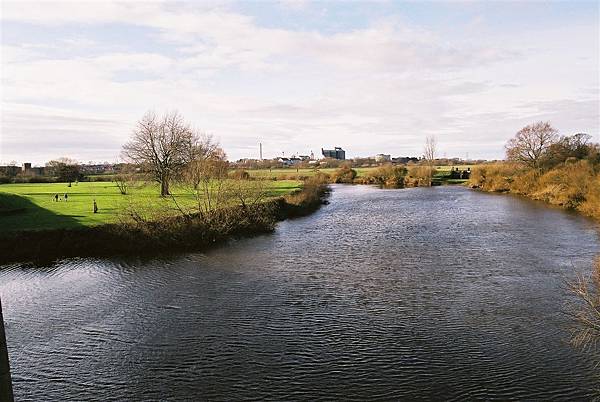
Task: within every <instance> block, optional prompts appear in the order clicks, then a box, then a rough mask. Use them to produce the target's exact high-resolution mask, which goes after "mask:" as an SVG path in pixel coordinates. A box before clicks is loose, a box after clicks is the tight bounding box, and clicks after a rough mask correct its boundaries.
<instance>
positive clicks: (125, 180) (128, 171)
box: [113, 165, 135, 195]
mask: <svg viewBox="0 0 600 402" xmlns="http://www.w3.org/2000/svg"><path fill="white" fill-rule="evenodd" d="M113 181H114V183H115V185H116V186H117V188H118V189H119V192H120V193H121V194H122V195H127V193H128V192H129V188H130V187H132V186H133V185H135V169H134V168H133V167H132V166H131V165H124V166H122V167H121V170H120V171H119V172H118V173H117V174H115V175H114V177H113Z"/></svg>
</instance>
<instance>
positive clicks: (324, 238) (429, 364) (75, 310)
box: [0, 185, 600, 401]
mask: <svg viewBox="0 0 600 402" xmlns="http://www.w3.org/2000/svg"><path fill="white" fill-rule="evenodd" d="M333 189H334V191H333V192H332V193H331V196H330V198H329V200H330V202H331V204H330V205H329V206H328V207H326V208H321V209H320V210H318V211H317V212H316V213H313V214H311V215H309V216H307V217H305V218H303V219H299V220H295V221H285V222H281V223H279V224H278V228H277V230H276V231H275V232H274V233H273V234H272V235H271V234H269V235H267V236H258V237H256V238H252V239H242V240H240V241H234V242H230V243H229V244H227V245H226V246H223V247H213V248H211V249H210V250H207V252H203V253H193V252H192V253H185V254H181V255H172V256H169V255H161V256H160V258H120V257H116V258H101V259H95V258H91V259H88V258H81V259H65V260H62V261H57V262H55V263H53V264H49V265H48V266H47V268H45V269H30V268H29V267H28V266H27V265H20V264H14V265H13V266H11V267H10V268H9V269H3V270H0V294H2V302H3V306H4V308H5V310H4V312H5V313H6V315H5V318H6V319H7V330H8V332H7V336H8V342H9V347H10V349H9V351H10V353H11V356H10V357H11V370H12V375H13V380H14V389H15V397H17V399H19V400H33V401H35V400H56V401H61V400H90V399H93V400H109V399H116V400H123V401H127V400H189V399H190V395H203V397H205V398H206V399H215V400H218V399H224V398H226V397H227V395H231V390H232V389H233V390H236V397H238V398H239V399H249V400H287V399H307V400H315V399H327V400H335V399H340V398H343V396H344V395H348V394H349V392H352V395H354V397H355V399H357V400H358V399H360V400H369V398H373V395H380V396H381V398H382V399H394V400H413V399H417V398H419V397H422V398H429V399H436V398H437V397H439V395H441V394H443V395H444V396H445V397H447V398H448V399H454V400H469V399H473V396H474V395H476V396H480V397H481V398H482V399H484V398H487V399H502V400H515V399H519V400H532V399H537V400H557V399H558V400H565V399H568V400H591V399H592V397H593V391H592V388H594V386H595V385H596V384H597V382H595V381H596V380H597V378H596V376H595V374H596V373H597V369H595V368H594V363H595V358H594V357H593V356H587V355H585V354H583V353H580V352H579V351H577V350H576V349H574V348H572V347H571V346H569V345H568V344H567V342H566V340H567V339H568V337H569V331H568V328H569V326H570V325H571V321H572V320H571V318H570V317H569V316H567V315H566V314H561V313H560V312H561V311H564V304H565V302H566V301H567V300H570V299H572V298H571V297H570V296H569V294H568V293H567V292H565V290H564V286H565V280H568V279H569V278H573V277H574V272H575V271H584V270H588V269H589V268H588V267H589V262H590V261H591V259H592V258H593V255H594V254H596V252H597V251H600V242H599V239H598V237H597V236H595V235H593V231H592V229H593V225H592V224H590V222H589V220H587V219H583V218H581V217H579V216H577V215H575V214H570V213H564V212H563V211H561V210H557V209H556V208H547V207H545V206H544V205H541V204H540V203H535V202H530V201H527V200H522V199H519V198H517V197H510V196H492V195H490V194H486V193H483V192H479V191H473V190H469V189H467V188H463V187H460V186H443V187H437V188H435V189H431V188H415V189H410V190H381V189H378V188H376V187H373V186H345V185H344V186H342V185H340V186H335V187H333ZM442 284H443V286H442ZM9 312H10V314H9ZM82 362H88V363H89V364H82ZM340 362H344V364H343V365H340ZM336 368H339V370H338V369H336ZM99 373H100V374H102V375H103V377H102V386H98V387H90V386H89V384H94V381H96V382H97V379H98V376H99V375H100V374H99ZM148 373H151V375H148ZM532 373H536V375H532ZM53 379H64V381H55V380H53ZM273 379H276V381H273ZM267 383H268V384H271V385H269V386H265V384H267ZM432 384H434V386H432ZM290 395H292V396H293V397H290Z"/></svg>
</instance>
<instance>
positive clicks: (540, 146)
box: [505, 121, 558, 168]
mask: <svg viewBox="0 0 600 402" xmlns="http://www.w3.org/2000/svg"><path fill="white" fill-rule="evenodd" d="M557 140H558V131H557V130H556V129H555V128H554V127H552V126H551V125H550V123H549V122H543V121H540V122H537V123H534V124H530V125H528V126H525V127H523V128H522V129H521V130H519V132H517V134H516V135H515V136H514V137H513V138H511V139H510V140H509V141H508V143H507V144H506V147H505V148H506V159H508V160H511V161H515V162H520V163H524V164H525V165H527V166H529V167H530V168H538V167H539V166H540V160H541V158H542V157H543V156H544V154H545V153H546V151H547V150H548V148H549V147H550V146H551V145H552V144H554V143H556V141H557Z"/></svg>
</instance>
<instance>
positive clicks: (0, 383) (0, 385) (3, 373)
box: [0, 301, 13, 402]
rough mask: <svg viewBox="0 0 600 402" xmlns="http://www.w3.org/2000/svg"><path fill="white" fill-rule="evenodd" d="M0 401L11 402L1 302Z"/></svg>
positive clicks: (11, 393)
mask: <svg viewBox="0 0 600 402" xmlns="http://www.w3.org/2000/svg"><path fill="white" fill-rule="evenodd" d="M0 401H6V402H12V401H13V392H12V381H11V379H10V368H9V365H8V349H7V347H6V336H5V334H4V320H3V318H2V302H1V301H0Z"/></svg>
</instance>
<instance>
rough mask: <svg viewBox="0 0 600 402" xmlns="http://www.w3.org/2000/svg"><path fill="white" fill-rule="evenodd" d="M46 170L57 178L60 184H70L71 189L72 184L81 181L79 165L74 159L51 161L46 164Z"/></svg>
mask: <svg viewBox="0 0 600 402" xmlns="http://www.w3.org/2000/svg"><path fill="white" fill-rule="evenodd" d="M46 168H47V169H48V171H49V172H50V174H52V175H54V176H56V178H57V180H58V181H59V182H64V183H69V187H71V183H72V182H74V181H77V180H79V178H80V177H81V173H80V171H79V164H78V162H77V161H76V160H74V159H69V158H58V159H56V160H51V161H50V162H48V163H46Z"/></svg>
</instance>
